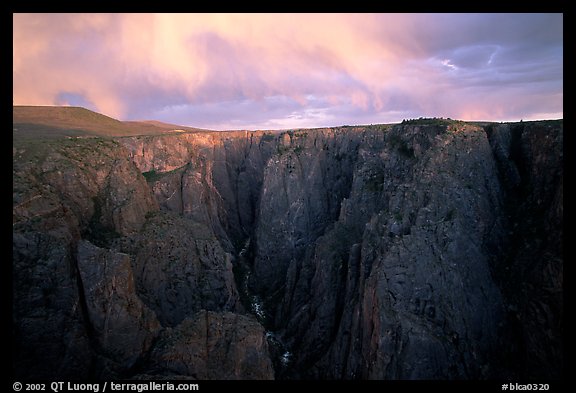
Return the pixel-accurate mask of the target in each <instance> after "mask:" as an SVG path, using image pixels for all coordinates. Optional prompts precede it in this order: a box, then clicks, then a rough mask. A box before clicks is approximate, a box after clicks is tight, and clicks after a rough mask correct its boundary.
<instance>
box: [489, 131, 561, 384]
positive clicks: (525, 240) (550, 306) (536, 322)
mask: <svg viewBox="0 0 576 393" xmlns="http://www.w3.org/2000/svg"><path fill="white" fill-rule="evenodd" d="M487 134H488V137H489V140H490V143H491V145H492V148H493V150H494V152H495V158H496V162H497V164H498V168H499V172H500V178H501V181H502V184H504V185H505V187H506V193H505V194H504V204H505V211H506V214H505V215H504V217H503V219H504V226H505V231H506V233H507V236H503V237H502V239H500V240H501V241H500V242H499V244H498V245H499V247H500V248H501V249H502V250H501V251H500V253H499V255H501V258H498V259H495V260H494V263H493V268H494V272H495V274H494V277H495V278H496V280H497V282H498V283H499V285H500V287H501V288H502V292H503V294H504V296H505V297H506V303H507V309H508V318H509V319H510V321H511V326H512V327H513V335H512V336H513V339H512V340H511V341H512V342H513V343H514V345H515V346H517V348H518V351H519V352H520V353H523V356H521V357H519V360H518V362H517V364H516V367H517V368H518V370H517V372H518V373H520V374H521V375H523V376H526V377H531V378H534V376H537V375H545V376H546V377H547V378H561V376H562V370H563V355H562V348H563V338H562V333H563V327H562V323H563V259H564V258H563V229H562V225H563V183H564V182H563V172H564V165H563V127H562V123H561V122H536V123H517V124H502V125H498V126H495V127H487Z"/></svg>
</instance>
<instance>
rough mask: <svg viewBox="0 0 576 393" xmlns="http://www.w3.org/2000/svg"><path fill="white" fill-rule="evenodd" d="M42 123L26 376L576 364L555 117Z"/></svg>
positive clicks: (36, 158) (17, 204)
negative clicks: (115, 125) (74, 127)
mask: <svg viewBox="0 0 576 393" xmlns="http://www.w3.org/2000/svg"><path fill="white" fill-rule="evenodd" d="M27 127H28V128H30V129H32V128H33V127H31V126H30V125H29V124H27V123H26V124H25V123H23V122H20V120H19V121H18V123H17V122H16V120H15V121H14V128H15V129H18V131H16V130H15V131H14V135H15V137H14V142H13V236H12V239H13V240H12V284H13V298H12V307H13V312H12V326H13V327H12V353H13V356H12V364H13V373H14V375H15V376H16V377H18V378H30V379H32V378H60V379H77V378H96V379H107V378H124V379H127V378H135V379H158V378H174V379H178V378H180V379H402V380H404V379H410V380H413V379H423V380H430V379H442V380H447V379H449V380H452V379H506V380H524V379H527V380H543V379H546V380H548V379H559V378H561V377H562V373H563V338H562V333H563V121H562V120H557V121H535V122H517V123H489V122H485V123H472V122H462V121H455V120H445V119H418V120H409V121H404V122H402V123H401V124H393V125H367V126H343V127H335V128H322V129H295V130H284V131H226V132H216V131H201V130H193V129H186V130H179V131H178V132H169V131H168V132H165V131H166V130H160V131H161V132H160V131H158V132H156V133H154V134H148V135H145V134H143V135H136V134H134V132H132V133H131V134H129V135H98V134H94V133H84V134H83V133H77V132H75V133H69V134H66V135H64V134H62V135H60V134H58V135H57V136H55V137H52V138H47V139H43V140H40V139H38V138H35V137H32V136H30V135H27V137H26V138H20V137H18V135H17V134H18V132H20V133H22V130H24V129H26V128H27ZM131 127H132V129H134V128H135V127H137V125H134V124H132V125H131ZM168 128H169V127H168Z"/></svg>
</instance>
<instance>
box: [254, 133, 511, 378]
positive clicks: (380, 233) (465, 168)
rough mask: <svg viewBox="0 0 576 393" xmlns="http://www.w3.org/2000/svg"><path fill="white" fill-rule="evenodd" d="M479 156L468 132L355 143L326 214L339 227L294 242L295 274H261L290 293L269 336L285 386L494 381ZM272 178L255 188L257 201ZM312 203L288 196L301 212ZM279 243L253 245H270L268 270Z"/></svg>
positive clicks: (487, 173) (482, 154) (492, 206)
mask: <svg viewBox="0 0 576 393" xmlns="http://www.w3.org/2000/svg"><path fill="white" fill-rule="evenodd" d="M359 139H360V138H359ZM304 154H306V153H305V152H303V155H304ZM309 154H314V152H310V153H309ZM490 156H491V149H490V145H489V143H488V140H487V139H486V134H485V133H484V131H483V130H482V129H480V128H478V127H472V126H468V125H462V126H454V127H450V128H446V127H419V126H404V127H401V126H396V127H393V128H391V129H389V130H379V129H377V130H369V131H367V132H364V133H363V134H362V135H361V142H360V144H359V150H358V156H357V158H356V160H355V162H354V168H353V169H354V170H353V172H352V171H350V172H352V173H353V175H354V178H353V181H351V182H350V185H349V191H348V193H349V194H348V195H346V194H344V195H342V194H341V198H340V202H341V205H340V204H338V203H334V205H336V206H338V207H339V208H340V209H339V210H340V215H339V217H337V218H336V217H334V218H332V221H330V220H329V219H327V218H324V220H323V223H324V225H325V226H326V227H327V226H328V224H329V223H330V222H332V223H333V228H329V229H328V230H327V231H325V232H324V234H323V236H321V237H319V238H318V239H317V240H316V239H314V240H313V241H303V242H302V243H303V245H304V247H306V248H307V249H306V250H305V251H304V252H302V253H301V256H300V258H298V262H295V261H294V262H292V263H298V264H300V266H297V267H288V269H287V271H288V272H289V273H288V274H287V275H286V273H285V272H286V270H284V271H282V269H279V270H276V269H275V267H276V264H271V266H270V267H268V269H269V274H277V275H283V276H280V277H278V282H286V283H287V286H288V285H290V287H289V288H287V289H286V290H285V291H283V292H284V293H283V294H284V296H283V302H282V304H281V305H280V308H281V309H282V310H283V312H282V313H280V314H279V315H281V316H282V318H281V319H280V320H278V325H279V327H280V330H281V331H282V335H283V337H284V341H285V342H287V343H288V346H289V347H290V348H291V349H292V353H293V354H294V358H293V364H292V367H293V368H294V369H295V370H297V371H296V374H295V375H294V376H295V377H306V378H309V377H316V378H363V379H366V378H368V379H435V378H439V379H446V378H449V379H452V378H486V377H490V376H493V375H494V374H493V373H494V372H496V370H497V366H496V365H495V364H494V354H495V353H496V351H495V349H496V348H497V347H498V343H499V342H498V337H499V331H498V324H497V323H494V322H495V321H500V320H502V314H503V307H504V306H503V303H502V299H501V295H500V291H499V290H498V288H497V287H496V285H495V284H494V283H493V281H492V279H491V275H490V264H489V262H490V259H489V256H488V254H487V252H486V249H485V242H486V240H485V239H486V238H489V237H490V236H492V235H495V232H493V231H495V228H497V225H498V223H497V218H498V215H499V211H498V208H499V192H500V188H499V183H498V176H497V170H496V166H495V165H494V162H493V161H491V160H486V157H490ZM278 164H279V165H280V166H284V165H283V164H280V163H278ZM271 166H273V164H271ZM268 169H269V170H270V172H272V170H271V169H270V168H268ZM277 178H278V176H275V177H271V178H270V179H269V180H268V178H266V177H265V182H264V191H263V195H265V194H266V188H267V186H268V184H270V185H271V186H270V187H273V185H274V184H276V183H277V182H278V180H277ZM280 178H282V176H280ZM268 182H269V183H268ZM315 192H317V187H316V188H310V189H309V191H306V190H304V191H303V192H299V193H298V196H299V198H300V200H301V201H304V202H303V204H304V205H306V201H307V200H308V197H309V195H310V194H312V193H315ZM274 194H275V195H278V194H280V193H279V192H274ZM263 198H264V197H263ZM263 201H264V199H263ZM293 207H294V204H293V205H289V204H287V205H284V206H276V209H275V216H276V217H278V216H280V217H282V216H283V214H288V215H289V214H294V213H293V212H294V210H296V211H298V210H297V209H294V210H293ZM307 209H311V210H312V207H311V206H305V207H301V208H300V210H304V211H306V210H307ZM314 210H316V209H314ZM285 212H286V213H285ZM260 219H261V220H262V221H263V222H270V221H272V220H274V219H275V218H274V217H272V216H269V217H268V216H266V217H265V216H263V215H261V216H260ZM288 226H290V227H291V228H293V230H294V229H296V230H297V229H298V228H303V230H304V231H305V228H306V226H305V225H298V223H289V224H288ZM285 238H286V237H281V236H277V237H276V239H279V242H280V243H278V240H277V241H276V242H274V241H272V237H266V238H265V241H264V242H265V244H266V245H265V247H267V249H273V248H274V247H275V246H276V245H277V244H278V246H277V247H276V249H277V250H278V251H277V254H276V256H275V259H274V261H277V260H282V257H283V254H282V251H283V250H284V248H283V243H284V242H285ZM257 241H260V238H257ZM257 250H258V251H259V250H260V248H259V246H258V245H257ZM278 254H280V255H278ZM291 255H292V253H291V252H289V253H287V256H286V257H287V258H288V257H289V256H291ZM258 262H259V256H258V255H257V257H256V263H258ZM256 272H258V269H256ZM277 287H278V286H277ZM455 294H457V295H455Z"/></svg>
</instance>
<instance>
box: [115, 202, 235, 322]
mask: <svg viewBox="0 0 576 393" xmlns="http://www.w3.org/2000/svg"><path fill="white" fill-rule="evenodd" d="M120 248H121V249H122V250H123V251H124V252H127V253H129V254H131V255H133V258H132V269H133V270H134V275H135V278H136V280H135V281H136V285H137V288H138V294H139V296H140V297H141V298H142V300H143V301H144V302H145V303H146V304H147V305H148V306H149V307H150V308H151V309H152V310H154V311H155V313H156V315H157V316H158V319H159V320H160V322H161V323H162V325H163V326H176V325H177V324H179V323H180V322H181V321H182V320H183V319H184V318H186V317H189V316H192V315H194V313H195V312H197V311H199V310H201V309H206V310H218V311H242V306H241V305H240V302H239V295H238V291H237V290H236V284H235V282H234V275H233V273H232V255H230V254H228V253H226V252H224V250H223V249H222V247H221V245H220V243H219V242H218V240H217V239H216V238H215V236H214V235H213V233H212V232H211V231H210V230H209V229H208V228H207V227H206V226H205V225H203V224H200V223H197V222H194V221H192V220H189V219H186V218H182V217H180V216H178V215H175V214H171V213H163V212H162V213H160V212H159V213H156V214H154V215H152V216H150V217H149V219H148V221H147V222H146V224H145V226H144V228H143V229H142V231H141V232H140V233H138V234H137V235H134V236H131V237H128V238H126V239H124V242H123V246H122V247H120Z"/></svg>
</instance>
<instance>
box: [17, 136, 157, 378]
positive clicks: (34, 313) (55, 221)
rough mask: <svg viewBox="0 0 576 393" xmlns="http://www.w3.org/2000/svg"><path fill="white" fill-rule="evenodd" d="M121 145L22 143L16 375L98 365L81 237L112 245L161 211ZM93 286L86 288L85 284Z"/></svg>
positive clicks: (73, 373)
mask: <svg viewBox="0 0 576 393" xmlns="http://www.w3.org/2000/svg"><path fill="white" fill-rule="evenodd" d="M127 155H128V154H127V152H126V151H125V150H123V149H122V148H121V147H120V146H119V145H118V144H117V143H116V142H114V141H111V140H104V139H100V138H89V139H64V140H58V141H51V142H42V143H32V142H30V143H27V144H23V145H19V146H18V148H16V149H15V150H14V157H13V161H14V167H13V236H12V239H13V241H12V245H13V257H12V267H13V282H14V292H13V295H14V297H13V299H14V300H13V307H14V313H13V323H14V331H15V335H14V338H15V340H14V347H15V351H14V359H13V363H14V367H15V373H16V375H25V376H29V377H33V378H50V377H53V376H56V375H61V376H62V377H72V378H81V377H83V376H86V375H88V373H89V372H90V368H91V367H92V364H93V361H94V359H93V356H92V354H93V351H92V348H93V343H92V342H93V341H94V339H93V338H92V337H91V333H90V331H91V329H92V327H91V325H90V322H89V321H88V319H87V309H86V304H85V302H84V297H83V296H84V293H83V289H82V286H81V279H80V275H79V273H78V266H77V252H76V250H77V245H78V242H79V241H80V239H81V238H86V239H90V240H91V241H93V242H94V243H96V244H98V245H107V244H109V243H110V242H111V241H112V240H113V239H114V238H116V237H118V236H121V235H123V234H130V233H135V232H137V231H138V230H139V229H140V228H141V226H142V224H143V223H144V221H145V219H146V218H145V216H146V214H147V213H148V212H151V211H155V210H157V209H158V206H157V204H156V201H155V200H154V198H153V195H152V194H151V192H150V190H149V188H148V187H147V184H146V182H145V180H144V178H143V177H142V175H141V174H140V173H139V171H138V170H137V169H136V168H135V167H134V165H133V164H132V163H131V161H130V160H129V159H128V158H127ZM87 285H88V284H87Z"/></svg>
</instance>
